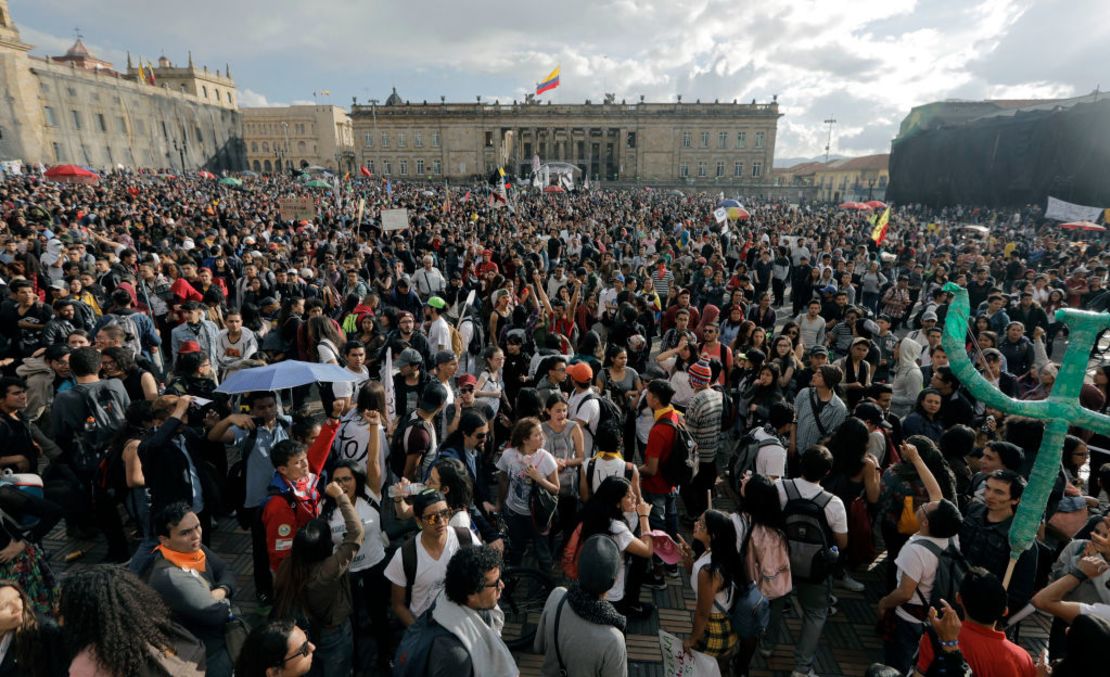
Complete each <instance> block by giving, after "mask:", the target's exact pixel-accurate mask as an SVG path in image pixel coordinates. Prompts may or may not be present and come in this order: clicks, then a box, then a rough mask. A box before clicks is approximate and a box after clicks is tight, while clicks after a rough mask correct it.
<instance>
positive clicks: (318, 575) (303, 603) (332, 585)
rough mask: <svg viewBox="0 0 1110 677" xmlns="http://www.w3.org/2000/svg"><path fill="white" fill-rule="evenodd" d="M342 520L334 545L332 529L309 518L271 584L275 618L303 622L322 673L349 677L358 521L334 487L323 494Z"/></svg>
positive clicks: (332, 484)
mask: <svg viewBox="0 0 1110 677" xmlns="http://www.w3.org/2000/svg"><path fill="white" fill-rule="evenodd" d="M324 492H325V493H326V494H327V495H328V497H329V498H331V499H332V500H334V501H335V502H336V503H337V505H338V507H339V512H340V514H341V515H342V516H343V529H344V534H343V541H342V542H341V543H340V544H339V545H334V544H333V543H332V538H331V527H330V526H328V523H327V522H325V521H324V520H322V519H314V520H312V521H310V522H309V523H308V524H306V525H305V526H303V527H302V528H301V529H300V530H299V531H297V534H296V536H294V537H293V550H292V552H291V553H290V555H289V557H288V558H286V560H285V561H284V562H282V563H281V566H280V567H279V568H278V572H277V576H276V577H275V579H274V617H275V618H293V619H304V620H305V621H306V622H307V626H306V627H310V628H312V629H313V633H312V634H313V638H312V639H313V640H314V641H315V643H316V651H317V654H318V655H317V657H316V660H317V661H319V662H320V664H321V665H322V666H323V670H322V671H321V674H323V675H327V676H329V677H330V676H331V675H335V676H339V675H348V674H350V672H351V666H352V663H353V655H352V647H353V644H352V634H353V633H352V630H351V612H352V600H351V584H350V580H349V574H348V572H349V570H350V567H351V564H352V562H354V559H355V556H356V555H357V554H358V552H359V548H360V547H361V545H362V537H363V531H362V521H361V520H360V519H359V515H358V512H357V511H356V510H355V506H354V504H353V503H351V499H350V498H349V497H348V496H347V493H346V492H345V491H344V490H343V487H342V486H340V485H339V484H338V483H336V482H330V483H329V484H328V486H327V487H326V488H325V489H324Z"/></svg>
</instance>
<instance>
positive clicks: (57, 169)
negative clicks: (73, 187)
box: [45, 165, 100, 185]
mask: <svg viewBox="0 0 1110 677" xmlns="http://www.w3.org/2000/svg"><path fill="white" fill-rule="evenodd" d="M45 176H46V178H48V179H51V180H52V181H57V182H59V183H81V184H86V185H87V184H92V183H96V181H97V179H99V178H100V177H99V176H98V175H97V174H96V172H90V171H89V170H87V169H85V168H84V167H78V166H77V165H54V166H53V167H51V168H50V169H48V170H46V173H45Z"/></svg>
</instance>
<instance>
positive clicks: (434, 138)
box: [432, 132, 439, 148]
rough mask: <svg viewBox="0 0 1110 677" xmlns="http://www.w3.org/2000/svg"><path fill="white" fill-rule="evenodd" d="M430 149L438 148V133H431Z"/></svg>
mask: <svg viewBox="0 0 1110 677" xmlns="http://www.w3.org/2000/svg"><path fill="white" fill-rule="evenodd" d="M432 148H439V132H432Z"/></svg>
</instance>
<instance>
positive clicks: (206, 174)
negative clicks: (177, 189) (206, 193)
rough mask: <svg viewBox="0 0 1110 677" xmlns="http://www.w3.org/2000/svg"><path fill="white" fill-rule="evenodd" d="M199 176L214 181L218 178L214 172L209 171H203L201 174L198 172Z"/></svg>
mask: <svg viewBox="0 0 1110 677" xmlns="http://www.w3.org/2000/svg"><path fill="white" fill-rule="evenodd" d="M197 176H199V177H200V178H202V179H214V178H216V175H215V174H213V173H212V172H210V171H208V170H207V169H202V170H200V171H199V172H197Z"/></svg>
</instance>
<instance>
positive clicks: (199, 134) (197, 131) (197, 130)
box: [193, 127, 204, 143]
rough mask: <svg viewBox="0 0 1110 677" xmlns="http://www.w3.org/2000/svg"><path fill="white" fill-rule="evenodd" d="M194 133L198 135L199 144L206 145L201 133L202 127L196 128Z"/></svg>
mask: <svg viewBox="0 0 1110 677" xmlns="http://www.w3.org/2000/svg"><path fill="white" fill-rule="evenodd" d="M193 131H194V132H195V133H196V137H197V143H204V135H203V134H201V133H200V127H196V128H194V129H193Z"/></svg>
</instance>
